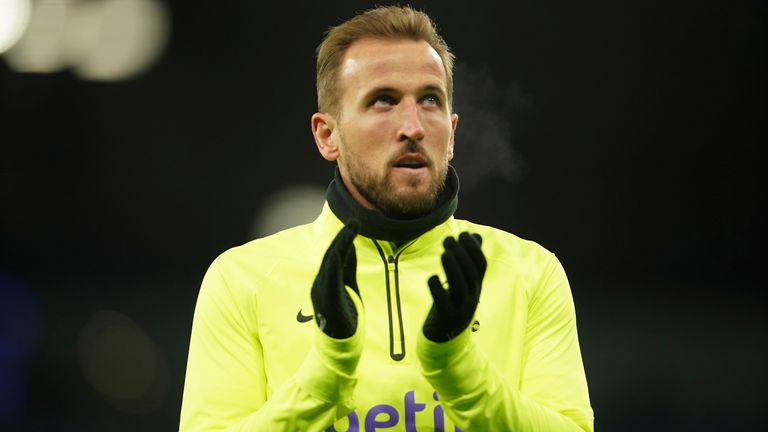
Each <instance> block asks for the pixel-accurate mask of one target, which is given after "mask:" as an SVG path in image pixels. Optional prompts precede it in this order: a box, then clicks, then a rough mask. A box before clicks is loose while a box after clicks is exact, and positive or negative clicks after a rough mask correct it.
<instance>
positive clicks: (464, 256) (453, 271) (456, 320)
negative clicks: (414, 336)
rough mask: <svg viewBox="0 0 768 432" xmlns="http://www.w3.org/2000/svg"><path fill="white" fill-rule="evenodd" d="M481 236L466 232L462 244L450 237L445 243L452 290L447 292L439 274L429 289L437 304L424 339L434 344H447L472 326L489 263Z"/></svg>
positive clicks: (425, 330) (431, 314)
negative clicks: (483, 249)
mask: <svg viewBox="0 0 768 432" xmlns="http://www.w3.org/2000/svg"><path fill="white" fill-rule="evenodd" d="M482 240H483V239H482V238H481V237H480V235H479V234H469V233H467V232H463V233H461V234H460V235H459V241H458V242H457V241H456V239H454V238H453V237H448V238H446V239H445V240H444V241H443V247H444V248H445V252H443V255H442V257H441V259H442V262H443V268H444V269H445V275H446V277H447V278H448V290H445V289H443V286H442V284H441V283H440V279H439V278H438V277H437V276H436V275H435V276H432V277H430V278H429V281H428V284H429V290H430V292H431V293H432V298H433V299H434V302H433V303H432V308H431V309H430V311H429V315H427V319H426V321H424V336H426V337H427V339H429V340H431V341H433V342H446V341H449V340H451V339H453V338H454V337H456V336H458V335H459V334H460V333H461V332H463V331H464V329H466V328H467V326H469V324H470V322H471V321H472V317H473V316H474V315H475V310H476V309H477V304H478V302H479V300H480V290H481V288H482V282H483V276H485V269H486V266H487V262H486V260H485V255H483V251H482V250H481V249H480V245H481V244H482Z"/></svg>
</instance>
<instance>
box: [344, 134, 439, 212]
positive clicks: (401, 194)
mask: <svg viewBox="0 0 768 432" xmlns="http://www.w3.org/2000/svg"><path fill="white" fill-rule="evenodd" d="M344 147H346V146H344ZM406 151H407V152H418V153H420V154H421V155H422V156H424V158H426V159H427V160H428V162H429V168H430V173H431V174H432V175H431V176H430V177H429V180H428V182H429V186H428V187H427V190H426V191H425V192H423V193H421V192H417V191H416V188H418V187H419V186H420V185H421V183H422V182H423V180H421V179H420V178H415V177H414V178H412V179H409V180H408V181H407V183H405V184H403V185H402V187H401V190H400V191H396V190H395V187H394V185H393V184H392V171H391V169H390V168H391V164H390V163H387V166H386V167H385V169H384V174H383V175H379V174H378V173H380V172H381V170H376V169H370V167H366V166H364V165H363V164H360V160H361V158H360V157H358V156H356V155H355V154H352V153H350V152H349V151H348V150H347V151H345V152H344V156H345V157H343V158H341V159H340V160H339V163H341V164H343V165H344V167H345V170H346V172H347V176H348V177H349V181H350V182H351V183H352V185H353V186H354V187H355V189H357V191H358V192H359V193H360V195H362V196H363V198H365V199H366V200H368V202H369V203H371V205H373V207H375V208H376V209H377V210H379V211H380V212H381V213H382V214H383V215H385V216H387V217H391V218H394V219H414V218H417V217H420V216H423V215H425V214H427V213H429V212H430V211H431V210H432V209H433V208H435V205H436V204H437V200H438V197H439V196H440V193H441V192H442V191H443V189H444V188H445V182H446V178H447V176H448V160H445V161H440V162H437V163H436V162H435V161H432V160H431V159H428V156H427V154H426V153H425V152H424V151H423V150H422V149H421V145H420V144H418V143H416V142H409V143H408V146H407V147H406Z"/></svg>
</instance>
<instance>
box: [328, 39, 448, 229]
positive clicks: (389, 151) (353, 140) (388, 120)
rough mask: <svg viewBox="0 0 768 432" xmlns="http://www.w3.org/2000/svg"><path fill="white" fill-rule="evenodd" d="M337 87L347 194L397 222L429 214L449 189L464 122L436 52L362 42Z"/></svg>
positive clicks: (336, 137) (414, 44) (411, 44)
mask: <svg viewBox="0 0 768 432" xmlns="http://www.w3.org/2000/svg"><path fill="white" fill-rule="evenodd" d="M338 79H339V84H340V86H339V87H340V89H341V90H340V91H341V95H340V108H339V112H338V113H337V114H338V115H337V117H338V118H337V119H336V121H337V123H336V127H335V129H334V130H333V133H332V134H331V141H332V142H334V143H335V145H337V146H338V159H337V161H338V165H339V170H340V171H341V176H342V178H343V179H344V183H345V186H346V187H347V189H349V191H350V192H351V194H352V195H353V196H354V197H355V198H356V199H357V200H358V201H360V202H361V204H363V205H364V206H366V207H368V208H372V209H376V210H379V211H381V212H382V213H384V214H385V215H388V216H391V217H396V218H410V217H416V216H419V215H421V214H424V213H426V212H428V211H429V210H430V209H432V208H433V207H434V205H435V202H436V200H437V196H438V193H439V192H440V190H441V189H442V188H443V186H444V184H445V179H446V174H447V171H448V161H450V160H451V159H452V158H453V132H454V130H455V128H456V122H457V120H458V117H457V116H456V115H455V114H451V111H450V106H448V98H447V94H446V76H445V70H444V69H443V63H442V60H441V59H440V57H439V56H438V54H437V52H436V51H435V50H434V49H433V48H432V47H431V46H430V45H429V44H428V43H427V42H425V41H412V40H407V39H398V40H383V39H362V40H360V41H357V42H355V43H354V44H352V45H351V46H350V47H349V49H348V50H347V53H346V55H345V57H344V61H343V62H342V65H341V68H340V70H339V77H338Z"/></svg>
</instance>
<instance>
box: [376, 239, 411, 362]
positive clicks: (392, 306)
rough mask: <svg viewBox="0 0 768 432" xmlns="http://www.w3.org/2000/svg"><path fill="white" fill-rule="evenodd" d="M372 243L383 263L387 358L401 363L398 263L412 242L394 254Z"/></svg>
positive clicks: (403, 340) (403, 347)
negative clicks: (387, 341)
mask: <svg viewBox="0 0 768 432" xmlns="http://www.w3.org/2000/svg"><path fill="white" fill-rule="evenodd" d="M372 241H373V244H374V245H375V246H376V249H377V250H378V251H379V256H381V260H382V262H383V263H384V277H385V281H386V290H387V318H388V320H389V356H390V357H391V358H392V360H395V361H401V360H402V359H404V358H405V332H404V330H403V327H404V326H403V312H402V308H401V305H400V276H399V272H398V261H399V259H400V255H401V254H402V253H403V251H404V250H405V249H407V248H408V246H410V245H411V244H413V243H414V242H413V241H412V242H410V243H408V244H406V245H404V246H403V247H402V248H400V250H398V251H396V252H393V251H391V248H390V247H387V251H386V252H385V251H384V248H382V246H381V245H380V244H379V242H378V241H376V240H372Z"/></svg>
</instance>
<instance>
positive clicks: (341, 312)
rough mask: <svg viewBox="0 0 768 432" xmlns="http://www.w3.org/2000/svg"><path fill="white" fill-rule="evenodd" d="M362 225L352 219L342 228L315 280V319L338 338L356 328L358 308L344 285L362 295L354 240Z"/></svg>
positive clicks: (323, 328)
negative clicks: (359, 286)
mask: <svg viewBox="0 0 768 432" xmlns="http://www.w3.org/2000/svg"><path fill="white" fill-rule="evenodd" d="M359 229H360V223H359V222H358V221H357V220H356V219H350V220H349V222H347V225H346V226H345V227H344V228H342V229H341V231H339V233H338V234H337V235H336V238H335V239H333V242H331V245H330V246H329V247H328V250H327V251H326V252H325V256H324V257H323V262H322V264H320V271H319V272H318V273H317V277H316V278H315V282H314V283H313V284H312V294H311V296H312V306H313V307H314V309H315V322H317V325H318V326H319V327H320V330H322V331H323V332H324V333H325V334H327V335H328V336H330V337H332V338H335V339H345V338H348V337H350V336H352V335H353V334H354V333H355V329H356V328H357V309H355V304H354V303H352V299H351V298H350V297H349V294H348V293H347V290H346V289H344V286H345V285H347V286H349V287H350V288H352V289H353V290H354V291H355V292H356V293H357V295H358V296H359V295H360V291H359V290H358V288H357V279H356V278H355V273H356V270H357V258H356V256H355V245H354V244H353V243H352V241H353V240H354V239H355V236H357V233H358V231H359Z"/></svg>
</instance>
